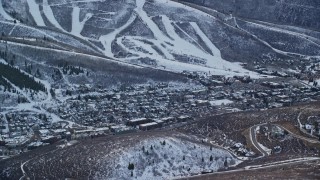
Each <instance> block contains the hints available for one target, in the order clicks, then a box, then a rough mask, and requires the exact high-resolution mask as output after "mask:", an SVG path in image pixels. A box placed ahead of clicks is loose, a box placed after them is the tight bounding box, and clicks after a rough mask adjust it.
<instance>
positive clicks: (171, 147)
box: [95, 137, 241, 180]
mask: <svg viewBox="0 0 320 180" xmlns="http://www.w3.org/2000/svg"><path fill="white" fill-rule="evenodd" d="M163 141H165V145H163V144H161V143H163ZM151 146H152V148H151ZM143 147H144V149H145V150H144V152H143V150H142V149H143ZM147 151H148V153H147ZM210 156H212V161H210ZM114 158H115V159H114V160H110V158H108V159H107V158H106V159H104V160H103V162H105V163H106V166H105V168H104V167H101V168H102V170H101V172H99V173H97V174H96V176H95V179H105V178H107V179H110V178H111V179H113V178H116V179H129V178H130V172H131V171H130V170H128V164H129V163H133V164H134V166H135V168H134V170H133V175H134V176H133V177H134V178H137V179H145V180H147V179H155V180H156V179H172V178H177V177H187V176H190V175H191V174H201V172H202V171H213V172H216V171H217V170H218V169H220V168H224V163H225V162H227V163H228V166H232V165H234V164H236V163H239V160H237V159H236V158H234V157H233V156H232V155H231V154H230V153H229V152H228V151H226V150H223V149H218V148H212V150H210V147H209V146H205V145H202V144H195V143H191V142H189V141H185V140H181V139H178V138H175V137H166V138H149V139H147V140H144V141H143V142H141V143H140V144H138V145H136V146H134V147H132V148H129V149H124V150H122V152H120V153H117V154H116V155H115V157H114ZM202 159H203V161H202ZM112 162H114V163H115V164H113V163H112ZM240 162H241V161H240ZM115 167H116V168H115ZM109 168H111V169H113V170H112V171H108V172H106V171H105V169H109ZM104 171H105V172H104Z"/></svg>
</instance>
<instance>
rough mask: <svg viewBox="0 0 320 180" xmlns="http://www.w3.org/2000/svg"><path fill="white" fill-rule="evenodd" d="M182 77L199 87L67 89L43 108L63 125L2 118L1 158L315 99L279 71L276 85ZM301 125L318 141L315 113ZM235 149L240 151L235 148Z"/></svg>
mask: <svg viewBox="0 0 320 180" xmlns="http://www.w3.org/2000/svg"><path fill="white" fill-rule="evenodd" d="M260 70H261V69H260ZM263 71H264V72H267V70H266V69H264V70H263ZM268 74H269V75H275V73H272V72H270V73H268ZM182 75H183V76H187V77H188V78H190V79H192V80H196V81H198V82H199V83H200V84H201V85H202V86H199V87H200V88H199V87H196V88H194V89H183V88H180V89H179V88H176V87H175V86H173V85H170V84H168V83H159V84H152V85H151V84H147V85H139V86H130V87H121V88H119V89H113V90H108V91H107V90H103V89H99V90H97V89H90V88H88V87H86V86H80V87H79V88H78V89H77V90H76V91H72V90H66V92H65V93H64V94H65V97H67V100H66V101H64V102H62V103H60V104H59V106H57V107H50V108H48V111H49V112H51V113H54V114H57V115H59V116H60V118H61V119H63V120H65V121H62V122H57V123H55V122H53V123H52V117H50V116H48V115H46V114H41V113H40V114H37V113H34V112H32V113H31V112H13V113H7V114H5V115H3V114H1V116H0V129H1V136H0V146H1V149H0V156H1V157H9V156H13V155H16V154H20V153H23V152H26V151H29V150H32V149H35V148H37V147H40V146H45V145H48V144H52V143H55V142H57V141H61V140H65V141H70V140H76V139H84V138H94V137H100V136H106V135H117V134H124V133H132V132H137V131H148V130H152V129H166V128H172V127H177V126H181V125H185V124H186V123H188V122H193V120H195V119H197V118H199V117H202V116H206V114H221V113H228V112H239V111H250V110H265V109H272V108H279V107H288V106H291V105H293V104H297V103H301V102H306V101H312V100H318V99H319V98H320V91H319V87H318V86H317V84H315V83H313V82H309V81H302V80H299V81H298V80H297V79H296V78H293V77H291V76H292V75H291V76H289V75H287V74H284V73H281V74H280V75H279V74H278V76H279V78H278V79H279V80H278V81H277V78H273V81H262V80H259V81H257V80H252V79H250V77H248V76H243V77H240V76H235V77H230V78H225V77H222V76H210V75H205V74H203V73H197V72H183V73H182ZM288 80H289V81H288ZM289 82H290V83H289ZM292 82H297V83H292ZM73 94H75V95H73ZM301 126H302V127H303V128H304V129H305V131H306V132H308V133H309V134H311V135H314V136H318V137H320V130H319V129H320V114H319V116H314V117H310V118H309V119H308V122H305V124H302V125H301ZM235 147H238V148H237V149H239V148H242V146H240V145H239V144H237V145H235ZM242 150H243V148H242ZM245 152H247V151H245ZM245 154H247V156H249V155H248V153H243V155H245Z"/></svg>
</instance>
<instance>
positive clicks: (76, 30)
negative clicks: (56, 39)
mask: <svg viewBox="0 0 320 180" xmlns="http://www.w3.org/2000/svg"><path fill="white" fill-rule="evenodd" d="M92 16H93V14H91V13H87V14H86V16H85V17H84V19H83V20H82V21H80V8H79V7H74V8H73V11H72V30H71V34H73V35H75V36H78V37H82V36H81V34H80V33H81V32H82V30H83V27H84V25H85V23H86V22H87V21H88V20H89V19H90V18H91V17H92Z"/></svg>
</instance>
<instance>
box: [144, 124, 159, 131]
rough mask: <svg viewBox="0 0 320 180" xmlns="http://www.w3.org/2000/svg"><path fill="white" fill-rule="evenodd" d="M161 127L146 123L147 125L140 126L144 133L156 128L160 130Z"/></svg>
mask: <svg viewBox="0 0 320 180" xmlns="http://www.w3.org/2000/svg"><path fill="white" fill-rule="evenodd" d="M159 127H161V125H159V124H158V123H156V122H151V123H146V124H140V126H139V129H140V130H142V131H147V130H151V129H155V128H159Z"/></svg>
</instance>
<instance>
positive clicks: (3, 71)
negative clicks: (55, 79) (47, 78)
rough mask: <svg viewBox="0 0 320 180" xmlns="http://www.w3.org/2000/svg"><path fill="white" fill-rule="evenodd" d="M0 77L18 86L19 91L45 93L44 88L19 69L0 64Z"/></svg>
mask: <svg viewBox="0 0 320 180" xmlns="http://www.w3.org/2000/svg"><path fill="white" fill-rule="evenodd" d="M0 76H2V77H4V78H6V79H8V80H9V81H10V82H11V83H13V84H14V85H16V86H18V87H19V88H20V89H23V88H29V89H32V90H34V91H37V92H38V91H43V92H45V91H46V88H45V86H44V85H43V84H41V83H40V82H36V81H35V79H34V78H33V77H30V76H28V75H26V74H24V73H23V72H21V71H20V70H19V69H17V68H14V67H12V66H10V65H6V64H2V63H0ZM2 79H3V78H2ZM0 81H1V80H0Z"/></svg>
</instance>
